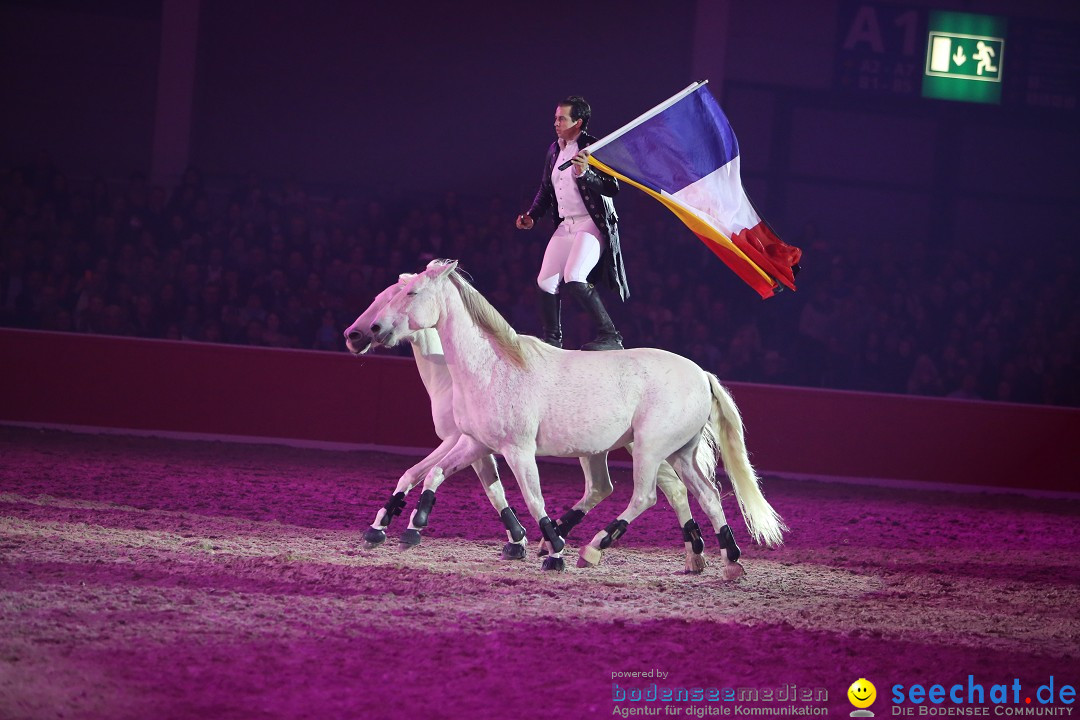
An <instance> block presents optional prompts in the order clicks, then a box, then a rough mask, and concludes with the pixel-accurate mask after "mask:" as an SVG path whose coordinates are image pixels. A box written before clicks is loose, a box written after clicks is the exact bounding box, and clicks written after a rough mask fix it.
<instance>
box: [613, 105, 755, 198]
mask: <svg viewBox="0 0 1080 720" xmlns="http://www.w3.org/2000/svg"><path fill="white" fill-rule="evenodd" d="M595 155H596V158H597V159H598V160H600V161H601V162H602V163H604V164H605V165H608V166H610V167H611V168H613V169H615V170H617V171H619V172H620V173H622V174H623V175H626V176H627V177H629V178H633V179H634V180H636V181H637V182H640V183H641V184H642V185H645V186H646V187H648V188H650V189H652V190H654V191H656V192H659V191H661V190H664V191H666V192H669V193H676V192H678V191H679V190H682V189H683V188H684V187H686V186H687V185H690V184H691V183H694V182H696V181H698V180H700V179H701V178H703V177H705V176H706V175H708V174H709V173H711V172H713V171H715V170H716V169H718V168H721V167H723V166H724V165H726V164H728V163H729V162H731V161H732V160H733V159H734V158H736V157H738V155H739V143H738V141H736V140H735V133H733V132H732V130H731V125H730V124H728V121H727V118H726V117H725V116H724V112H723V111H722V110H721V109H720V106H719V105H718V104H717V103H716V99H715V98H713V96H712V94H711V93H710V92H709V91H708V89H707V88H705V87H701V88H699V89H697V90H695V91H694V92H692V93H691V94H690V95H688V96H686V97H685V98H684V99H682V100H680V101H679V102H677V103H675V104H674V105H672V106H671V107H669V108H668V109H667V110H664V111H663V112H662V113H659V114H658V115H656V116H654V117H652V118H649V119H648V120H646V121H645V122H643V123H642V124H641V125H639V126H637V127H636V128H634V129H633V130H630V131H629V132H627V133H626V134H625V135H623V136H621V137H619V138H618V139H616V140H614V141H612V142H611V143H610V144H608V145H606V146H605V147H602V148H600V149H599V150H597V151H596V153H595Z"/></svg>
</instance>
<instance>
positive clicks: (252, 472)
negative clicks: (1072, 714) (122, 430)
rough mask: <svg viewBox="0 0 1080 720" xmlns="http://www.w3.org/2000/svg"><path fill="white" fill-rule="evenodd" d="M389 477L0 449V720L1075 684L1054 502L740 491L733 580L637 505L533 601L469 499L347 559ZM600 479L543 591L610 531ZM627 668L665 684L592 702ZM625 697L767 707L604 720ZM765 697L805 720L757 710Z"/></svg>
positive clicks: (1067, 531) (551, 478) (518, 711)
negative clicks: (577, 562)
mask: <svg viewBox="0 0 1080 720" xmlns="http://www.w3.org/2000/svg"><path fill="white" fill-rule="evenodd" d="M413 461H414V459H413V458H409V457H403V456H395V455H388V454H379V453H368V452H365V453H361V452H330V451H317V450H303V449H295V448H286V447H276V446H257V445H239V444H227V443H213V442H184V441H175V440H161V439H150V438H133V437H121V436H90V435H77V434H69V433H63V432H55V431H38V430H28V429H19V428H10V427H0V718H4V719H5V720H15V719H19V718H35V719H36V718H101V719H103V720H104V719H106V718H107V719H109V720H120V719H123V718H139V719H143V718H177V719H181V718H183V719H186V718H210V719H219V720H224V719H230V718H238V719H239V718H244V719H247V718H468V717H472V718H524V719H531V718H541V717H544V718H559V719H560V720H563V719H567V720H568V719H570V718H594V717H595V718H606V717H612V716H613V713H616V712H619V713H621V711H622V710H623V709H625V708H631V707H632V708H633V709H636V710H640V711H645V710H650V711H656V712H657V713H659V714H660V715H665V714H666V716H668V717H672V716H675V717H680V716H681V717H697V716H701V715H702V714H705V713H714V714H716V713H722V712H723V711H724V710H726V711H727V713H726V716H727V717H744V716H749V715H750V713H751V711H750V710H747V708H757V709H759V711H761V712H763V713H764V714H763V715H755V716H756V717H769V716H779V715H780V714H782V713H781V711H780V710H777V708H788V707H796V708H803V709H804V710H806V709H809V710H816V711H817V716H822V715H826V716H828V717H833V718H844V717H847V716H848V713H849V712H850V711H851V710H852V709H853V708H852V706H851V704H850V703H849V702H848V700H847V696H846V691H847V688H848V686H849V685H850V684H851V683H852V682H853V681H855V680H856V679H858V678H860V677H865V678H867V679H869V680H870V681H871V682H873V683H874V684H875V685H876V686H877V690H878V700H877V702H876V703H875V704H874V706H873V707H872V708H871V709H872V710H873V711H875V712H876V715H877V717H879V718H881V717H886V716H890V715H892V714H895V713H894V712H893V711H894V708H892V707H891V705H892V701H891V696H892V691H891V688H892V687H893V686H894V685H896V684H901V685H904V686H905V687H908V686H910V685H912V684H916V683H920V684H924V685H925V686H930V685H932V684H943V685H945V686H946V687H949V685H951V684H952V683H965V687H966V684H967V683H968V682H969V681H968V676H969V675H973V676H974V682H976V683H981V684H983V685H984V686H985V688H986V690H987V692H989V690H990V688H991V685H993V684H997V683H1001V684H1011V683H1012V681H1013V679H1014V678H1018V679H1019V681H1020V683H1021V686H1022V688H1023V690H1022V692H1021V698H1020V706H1016V707H1017V709H1023V706H1024V697H1028V696H1030V697H1032V698H1033V700H1034V699H1035V691H1036V688H1037V687H1038V686H1039V685H1042V684H1045V683H1047V681H1048V680H1049V678H1050V676H1051V675H1053V676H1054V678H1055V686H1056V688H1058V689H1059V688H1060V687H1061V685H1062V684H1071V685H1073V686H1074V687H1075V686H1077V685H1080V584H1078V583H1080V552H1078V551H1080V523H1078V519H1080V501H1077V500H1061V499H1041V498H1032V497H1025V496H1020V495H1008V494H983V493H954V492H946V491H942V490H913V489H895V488H885V487H876V486H859V485H847V484H826V483H818V482H811V481H793V480H781V479H775V478H772V479H769V478H767V479H766V480H765V482H764V490H765V494H766V496H767V497H768V498H769V500H770V502H772V504H773V505H774V506H775V507H776V508H777V510H778V511H779V512H780V513H781V514H782V515H783V516H784V517H785V519H786V520H787V522H788V524H789V525H790V526H791V527H792V528H793V530H792V532H791V533H790V535H789V540H788V543H787V544H786V545H785V546H784V547H783V548H781V549H778V550H768V549H764V548H759V547H755V546H753V545H751V544H750V542H749V540H748V538H747V533H746V528H745V526H744V525H743V523H742V519H741V517H739V515H738V512H737V506H736V503H735V501H734V499H733V498H727V499H726V500H725V508H726V510H727V512H728V515H729V518H730V519H731V521H732V526H733V528H735V531H736V537H737V539H738V540H739V542H740V544H741V545H742V547H743V550H744V553H745V555H744V565H745V567H746V571H747V572H746V576H745V577H744V578H743V579H742V580H740V581H738V582H737V583H734V584H726V583H724V582H723V581H722V580H721V577H720V574H719V570H718V568H717V567H715V566H710V567H709V568H708V569H707V570H706V572H705V573H704V574H702V575H697V576H692V575H685V574H683V573H682V567H683V560H682V543H681V539H680V537H679V535H678V531H677V529H676V528H675V525H676V522H675V517H674V514H673V513H672V512H671V511H670V509H669V508H667V507H666V505H665V503H664V502H663V501H662V500H661V502H660V503H658V504H657V506H656V508H654V509H653V510H651V511H650V512H648V513H646V515H644V516H643V517H642V518H641V519H639V520H638V521H637V522H635V523H634V524H632V525H631V527H630V531H629V532H628V534H627V535H626V536H625V537H624V538H623V539H622V540H621V541H620V543H619V545H617V546H616V547H615V548H613V549H612V550H611V551H609V552H608V553H607V555H606V557H605V560H604V563H603V564H602V565H601V566H600V567H598V568H593V569H586V570H580V569H577V568H576V567H571V568H569V569H568V570H567V572H566V573H564V574H553V573H543V572H541V570H540V561H539V559H538V558H536V557H535V552H534V550H535V540H536V538H537V537H538V531H537V529H536V526H535V524H534V523H532V522H531V521H529V520H528V518H524V517H523V522H524V523H525V526H526V529H527V530H528V531H529V533H530V539H531V540H532V541H533V544H532V545H531V546H530V556H529V558H528V559H527V560H525V561H518V562H507V561H503V560H500V558H499V551H500V548H501V546H502V544H503V542H504V539H505V535H504V533H503V530H502V525H501V524H500V523H499V521H498V517H497V516H496V514H495V513H494V512H493V511H492V509H491V507H490V505H488V503H487V501H486V499H485V497H484V495H483V492H482V490H481V488H480V484H479V482H477V480H476V479H475V477H474V476H472V474H471V472H470V473H469V474H467V475H466V474H462V475H460V476H458V477H456V478H453V479H451V480H450V481H448V482H447V483H446V484H445V485H444V486H443V488H442V489H441V490H440V492H439V496H438V504H437V505H436V507H435V509H434V512H433V513H432V520H431V526H430V528H429V530H428V531H427V533H426V537H425V540H424V542H423V544H422V545H421V546H420V547H418V548H416V549H413V550H410V551H407V552H403V551H400V550H399V549H398V547H397V543H396V536H397V534H398V533H399V532H400V531H401V530H403V529H404V526H405V523H404V522H403V521H402V520H401V519H400V518H399V519H398V520H397V521H396V522H395V525H394V526H392V527H391V531H392V533H391V541H390V542H388V543H387V544H386V545H385V546H383V547H381V548H377V549H375V550H364V549H362V545H361V540H360V537H361V534H362V533H363V531H364V529H365V528H366V527H367V525H368V523H370V522H371V520H372V518H373V517H374V513H375V511H376V509H377V508H378V507H379V506H381V505H382V503H383V502H384V501H385V499H386V497H387V496H388V495H389V493H390V490H391V488H392V486H393V484H394V482H395V481H396V479H397V477H398V476H399V475H400V473H401V471H402V470H404V469H405V468H406V467H407V466H408V465H409V464H411V463H412V462H413ZM502 474H503V478H504V480H505V482H506V483H507V485H508V490H507V494H508V496H509V497H511V498H512V499H511V504H512V505H514V506H515V507H517V508H518V510H519V514H521V515H523V516H524V515H525V514H526V513H524V512H523V503H521V501H520V495H519V493H518V491H517V488H516V486H514V483H513V479H512V476H511V475H510V474H509V472H508V471H506V470H505V469H503V473H502ZM613 475H614V477H615V481H616V494H615V495H614V496H613V497H612V498H611V499H609V500H608V501H607V502H606V503H605V504H603V505H601V506H600V508H599V509H598V510H597V511H595V512H594V513H593V514H591V515H590V516H588V517H587V518H586V519H585V521H584V522H583V523H582V525H581V526H580V527H579V528H578V530H577V531H576V532H575V535H574V537H572V538H571V548H570V549H569V552H568V554H567V557H568V559H569V562H568V563H567V564H568V565H573V562H572V561H573V559H574V558H576V548H577V544H578V543H579V542H583V541H584V540H586V539H587V538H589V537H591V536H592V535H593V534H594V533H595V532H596V531H597V530H599V529H600V528H601V527H603V526H604V525H606V524H607V523H608V522H609V521H610V520H611V519H613V518H614V517H615V515H617V514H618V512H620V511H621V510H622V508H623V507H624V506H625V503H626V501H627V499H628V497H629V485H630V480H629V473H628V471H626V470H624V469H615V470H614V471H613ZM541 477H542V480H543V482H544V489H545V496H546V499H547V505H548V509H549V512H550V513H551V514H552V515H553V516H557V515H558V514H561V513H562V511H563V510H564V509H565V508H566V507H568V506H569V505H571V504H572V503H573V502H575V501H576V500H577V499H578V497H579V496H580V493H581V480H580V474H579V471H578V469H577V467H576V466H571V465H564V464H554V463H544V464H542V465H541ZM416 497H417V495H415V494H414V495H413V496H410V500H411V501H415V499H416ZM411 505H412V502H410V507H411ZM695 514H696V516H697V518H698V520H699V522H702V524H703V525H705V524H706V523H705V520H706V518H705V517H704V514H703V513H700V512H696V513H695ZM709 539H710V544H709V545H708V546H707V552H708V553H713V552H714V551H715V542H714V539H713V538H712V537H711V535H710V536H709ZM637 671H646V672H648V671H660V672H661V673H665V674H666V675H665V676H663V677H658V676H654V677H652V678H647V677H646V678H630V679H627V678H624V677H620V678H613V674H614V673H628V672H637ZM613 683H618V689H616V688H615V686H614V685H613ZM651 683H656V684H657V687H658V688H660V689H662V688H664V687H668V688H694V687H701V688H720V689H723V688H743V689H756V690H758V691H763V690H773V691H774V692H775V694H774V701H772V702H766V701H763V700H760V695H759V702H756V703H754V702H742V703H731V702H728V703H724V702H719V703H717V702H705V701H698V702H682V703H671V704H668V705H666V706H663V704H661V703H648V702H642V703H635V704H630V703H628V702H615V697H616V694H617V692H618V691H620V690H621V691H631V692H632V691H634V690H635V689H636V690H638V691H643V692H646V693H647V692H648V691H649V688H650V686H651ZM793 684H794V685H796V686H797V692H798V693H802V692H804V691H812V692H820V691H821V690H824V691H825V692H826V693H827V697H828V699H827V700H826V701H812V702H801V701H800V702H795V703H792V702H783V701H780V700H777V699H775V698H780V697H785V698H786V696H781V695H780V692H781V688H783V689H784V690H783V692H788V691H790V686H791V685H793ZM965 692H966V691H965ZM1010 692H1011V691H1010ZM1010 707H1014V706H1010ZM1030 707H1032V708H1033V709H1039V708H1041V706H1039V705H1038V703H1035V705H1034V706H1030ZM1056 707H1057V709H1058V710H1064V709H1066V708H1069V707H1070V706H1068V705H1061V704H1058V705H1057V706H1056ZM1072 707H1075V706H1072ZM995 709H996V710H1001V709H1003V708H1002V707H998V708H990V715H994V714H995V712H994V710H995ZM1042 709H1046V708H1042ZM916 712H917V710H916ZM1077 715H1078V716H1080V713H1077ZM1065 716H1067V715H1065Z"/></svg>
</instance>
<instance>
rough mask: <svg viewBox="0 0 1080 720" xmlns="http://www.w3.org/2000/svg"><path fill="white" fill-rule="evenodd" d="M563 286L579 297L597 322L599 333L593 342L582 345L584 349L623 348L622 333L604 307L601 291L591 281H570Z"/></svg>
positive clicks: (582, 305)
mask: <svg viewBox="0 0 1080 720" xmlns="http://www.w3.org/2000/svg"><path fill="white" fill-rule="evenodd" d="M563 287H564V288H565V289H566V290H567V291H568V292H569V293H570V294H571V295H573V296H574V298H576V299H577V301H578V302H579V303H580V304H581V307H582V308H584V309H585V312H587V313H589V317H591V318H592V319H593V322H594V323H596V328H597V335H596V339H595V340H593V341H592V342H589V343H585V344H584V345H582V346H581V349H582V350H622V349H623V344H622V335H620V334H619V331H618V330H616V329H615V324H614V323H613V322H611V316H610V315H608V314H607V310H606V309H604V303H603V301H602V300H601V299H600V293H598V292H596V288H595V287H594V286H592V285H590V284H589V283H583V282H568V283H565V284H564V285H563Z"/></svg>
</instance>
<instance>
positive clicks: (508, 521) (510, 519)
mask: <svg viewBox="0 0 1080 720" xmlns="http://www.w3.org/2000/svg"><path fill="white" fill-rule="evenodd" d="M499 517H500V518H502V523H503V526H504V527H505V528H506V531H507V532H508V533H510V539H511V540H513V541H514V542H519V541H520V540H521V538H523V537H525V528H523V527H521V523H520V522H518V518H517V513H515V512H514V508H512V507H504V508H503V510H502V512H501V513H499Z"/></svg>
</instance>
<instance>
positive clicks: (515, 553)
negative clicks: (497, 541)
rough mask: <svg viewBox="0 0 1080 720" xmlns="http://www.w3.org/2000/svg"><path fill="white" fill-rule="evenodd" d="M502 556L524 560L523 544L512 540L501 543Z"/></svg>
mask: <svg viewBox="0 0 1080 720" xmlns="http://www.w3.org/2000/svg"><path fill="white" fill-rule="evenodd" d="M502 558H503V560H524V559H525V546H524V545H518V544H517V543H512V542H508V543H506V544H505V545H503V549H502Z"/></svg>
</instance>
